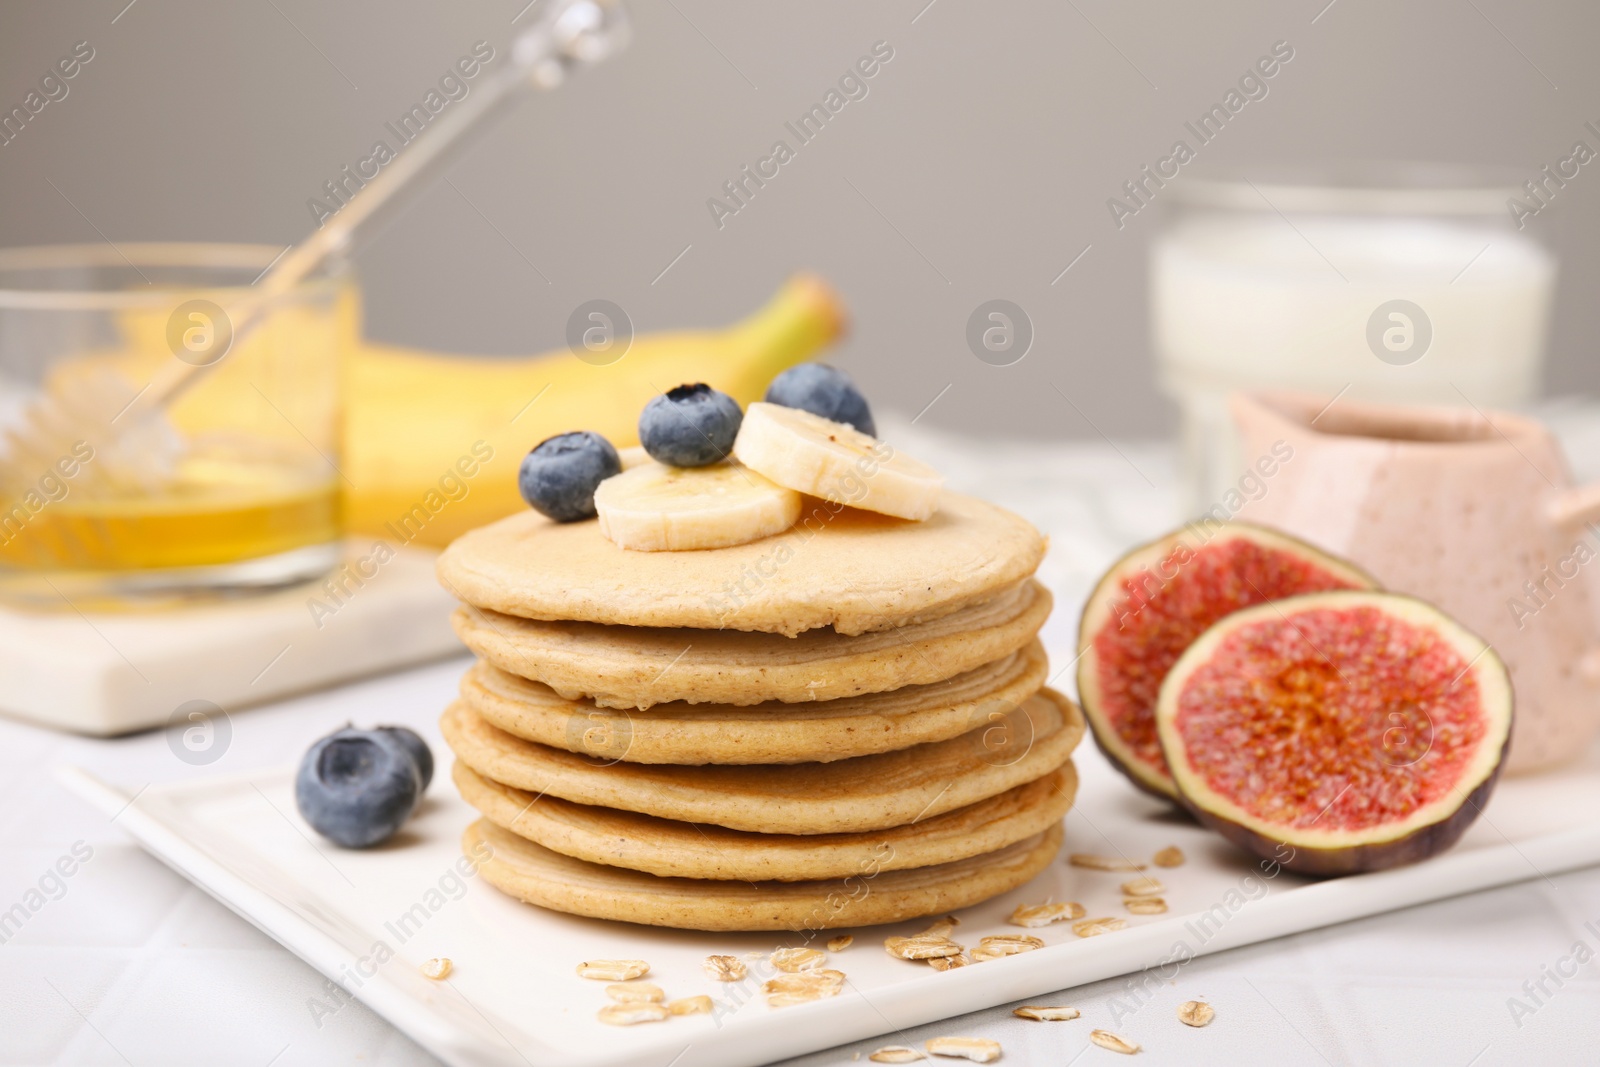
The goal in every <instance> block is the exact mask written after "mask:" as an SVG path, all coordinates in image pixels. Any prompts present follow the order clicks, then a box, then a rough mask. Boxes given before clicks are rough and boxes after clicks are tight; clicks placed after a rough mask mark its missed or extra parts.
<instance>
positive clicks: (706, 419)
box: [639, 382, 744, 467]
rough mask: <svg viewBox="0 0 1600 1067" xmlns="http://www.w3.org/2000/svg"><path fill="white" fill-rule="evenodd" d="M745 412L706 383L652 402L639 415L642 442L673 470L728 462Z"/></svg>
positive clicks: (673, 391) (681, 388)
mask: <svg viewBox="0 0 1600 1067" xmlns="http://www.w3.org/2000/svg"><path fill="white" fill-rule="evenodd" d="M742 422H744V412H743V411H741V410H739V402H738V401H737V400H735V399H734V398H733V397H731V396H729V395H728V394H727V393H719V392H718V391H717V390H715V389H713V388H711V386H709V385H707V384H705V383H704V382H696V383H695V384H693V385H680V386H678V387H677V388H676V389H668V390H667V391H666V392H665V393H663V394H661V395H660V396H658V397H654V398H652V399H651V401H650V403H648V404H646V405H645V406H644V411H643V412H642V413H640V415H639V443H640V444H642V445H644V450H645V451H646V452H648V453H650V458H651V459H654V460H655V461H656V462H658V463H665V464H667V465H668V466H671V467H705V466H708V465H709V464H712V463H716V462H719V461H721V460H724V459H727V458H728V456H729V455H730V454H731V453H732V452H733V439H734V438H735V437H737V436H738V435H739V424H740V423H742Z"/></svg>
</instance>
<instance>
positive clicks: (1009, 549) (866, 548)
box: [438, 492, 1045, 636]
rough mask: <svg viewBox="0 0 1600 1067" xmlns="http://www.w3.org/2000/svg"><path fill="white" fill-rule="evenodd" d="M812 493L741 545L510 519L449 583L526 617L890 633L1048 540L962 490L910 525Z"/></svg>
mask: <svg viewBox="0 0 1600 1067" xmlns="http://www.w3.org/2000/svg"><path fill="white" fill-rule="evenodd" d="M833 507H834V505H830V504H828V503H826V502H824V501H821V500H815V499H811V498H807V499H806V506H805V510H804V511H803V512H802V513H801V517H800V522H799V523H798V524H797V525H795V526H793V527H791V528H790V529H789V530H787V531H785V532H784V533H781V534H777V535H775V536H772V537H767V538H763V539H761V540H759V541H752V542H750V543H749V544H743V545H735V546H733V547H731V548H716V549H702V550H699V551H692V552H633V551H629V550H627V549H623V548H618V547H617V546H616V545H614V544H612V543H611V542H610V541H608V540H607V539H606V538H605V536H604V535H603V534H601V532H600V525H599V523H598V522H595V521H593V520H590V521H587V522H575V523H556V522H551V521H550V520H548V519H545V518H543V517H542V516H540V515H537V514H535V513H533V512H531V511H530V512H525V513H523V514H520V515H513V516H511V517H509V518H506V519H501V520H500V521H499V522H495V523H491V524H490V525H488V526H484V527H481V528H479V529H477V530H473V531H471V532H470V533H467V534H465V535H463V536H462V537H460V538H458V539H457V540H456V541H455V542H454V543H452V544H451V545H450V547H449V548H447V549H445V551H444V553H443V555H441V556H440V557H439V562H438V574H439V581H440V582H441V583H442V584H443V585H444V587H445V588H446V589H448V590H449V591H450V592H451V593H453V594H454V595H455V596H457V597H459V598H460V599H461V600H463V601H465V602H466V603H468V604H471V605H473V606H475V607H480V608H489V609H492V610H494V611H498V612H501V613H503V614H506V615H515V616H520V617H521V618H525V619H542V620H573V621H578V622H595V623H606V624H611V625H619V626H658V627H659V626H671V627H693V628H697V629H733V630H754V631H761V632H766V633H781V634H787V635H789V636H793V635H795V634H798V633H801V632H803V631H805V630H811V629H816V628H819V627H824V626H831V627H833V628H834V629H835V630H836V631H838V632H839V633H841V634H844V635H847V636H849V635H855V634H862V633H868V632H871V631H875V630H887V629H892V628H895V627H899V626H905V625H909V624H912V623H917V622H922V621H926V620H929V619H935V618H939V617H940V616H943V615H947V614H950V613H951V612H954V611H958V610H960V609H961V608H963V607H965V606H967V605H968V604H973V603H976V602H978V601H981V600H984V599H986V598H988V597H992V596H994V595H995V594H996V593H997V592H999V591H1000V590H1002V589H1004V588H1006V587H1007V586H1011V585H1015V584H1016V583H1017V582H1019V581H1020V580H1022V579H1023V578H1026V577H1027V576H1028V575H1030V574H1032V573H1033V572H1034V571H1035V570H1036V569H1037V568H1038V566H1039V561H1040V560H1041V559H1042V558H1043V556H1044V550H1045V540H1044V537H1043V536H1042V535H1041V534H1040V533H1039V531H1038V530H1036V529H1034V528H1033V526H1032V525H1030V524H1029V523H1028V522H1027V521H1026V520H1024V519H1022V518H1020V517H1019V516H1016V515H1013V514H1012V513H1011V512H1009V511H1006V510H1004V509H1003V508H999V507H996V506H994V505H993V504H988V503H985V502H984V501H981V500H976V499H974V498H972V497H969V496H962V495H961V494H959V493H952V492H946V493H945V494H944V495H943V497H942V498H941V501H940V505H939V511H938V512H937V513H936V514H935V515H934V516H933V517H932V518H930V519H927V520H926V521H923V522H907V521H905V520H902V519H893V518H890V517H888V516H885V515H877V514H874V513H872V512H868V511H859V510H857V509H855V508H842V509H840V510H838V511H834V510H832V509H833Z"/></svg>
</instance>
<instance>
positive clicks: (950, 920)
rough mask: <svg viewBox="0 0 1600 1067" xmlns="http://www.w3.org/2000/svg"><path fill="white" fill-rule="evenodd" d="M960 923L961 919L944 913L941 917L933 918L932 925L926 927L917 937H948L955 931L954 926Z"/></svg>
mask: <svg viewBox="0 0 1600 1067" xmlns="http://www.w3.org/2000/svg"><path fill="white" fill-rule="evenodd" d="M960 925H961V920H960V919H958V918H956V917H955V916H954V915H946V916H945V917H944V918H942V919H935V920H934V923H933V925H932V926H930V927H928V928H927V929H926V930H924V931H922V933H920V934H918V935H917V936H918V937H949V936H950V935H951V934H953V933H955V932H956V927H958V926H960Z"/></svg>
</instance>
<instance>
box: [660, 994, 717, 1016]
mask: <svg viewBox="0 0 1600 1067" xmlns="http://www.w3.org/2000/svg"><path fill="white" fill-rule="evenodd" d="M713 1006H714V1005H713V1004H712V1003H711V998H710V997H708V996H706V995H705V994H703V993H702V994H701V995H700V996H698V997H684V998H683V999H682V1000H674V1001H672V1002H671V1003H670V1004H668V1005H667V1011H668V1012H670V1013H671V1014H673V1015H709V1014H711V1009H712V1007H713Z"/></svg>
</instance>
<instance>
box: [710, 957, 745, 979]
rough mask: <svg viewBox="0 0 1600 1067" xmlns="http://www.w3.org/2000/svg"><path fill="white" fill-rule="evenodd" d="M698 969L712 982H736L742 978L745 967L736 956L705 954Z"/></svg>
mask: <svg viewBox="0 0 1600 1067" xmlns="http://www.w3.org/2000/svg"><path fill="white" fill-rule="evenodd" d="M700 969H701V970H702V971H704V972H705V973H706V977H707V978H709V979H711V980H712V981H713V982H737V981H739V980H740V979H742V978H744V975H745V971H746V970H747V968H746V967H745V965H744V961H743V960H741V959H740V958H739V957H737V956H707V957H706V959H705V962H704V963H702V964H701V965H700Z"/></svg>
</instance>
